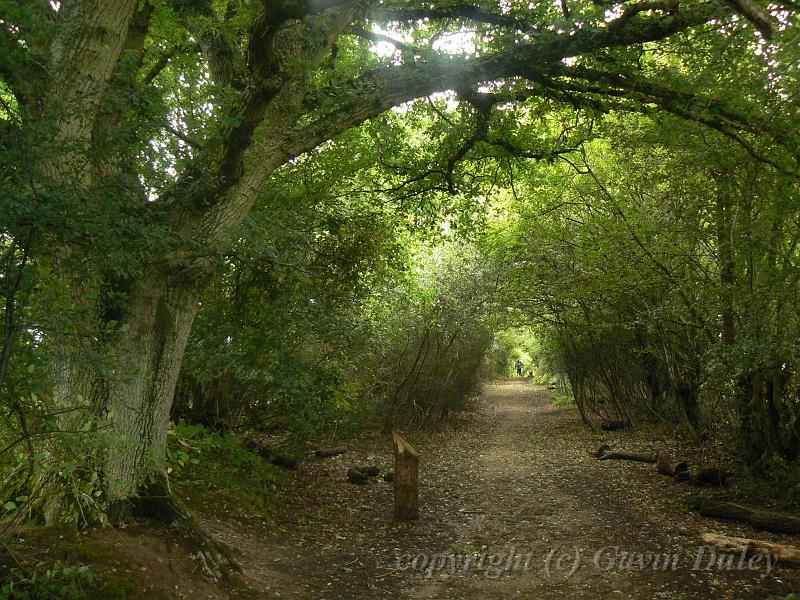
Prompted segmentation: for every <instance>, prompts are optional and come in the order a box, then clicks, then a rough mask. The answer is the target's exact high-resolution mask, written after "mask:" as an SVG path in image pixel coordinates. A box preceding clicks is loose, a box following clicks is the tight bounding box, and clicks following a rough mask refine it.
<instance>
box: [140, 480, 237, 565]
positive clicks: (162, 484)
mask: <svg viewBox="0 0 800 600" xmlns="http://www.w3.org/2000/svg"><path fill="white" fill-rule="evenodd" d="M130 512H131V514H133V515H136V516H140V517H146V518H150V519H154V520H156V521H158V522H160V523H164V524H167V525H170V526H172V527H174V528H175V529H176V530H177V531H178V533H179V535H180V537H181V539H182V541H183V542H184V543H185V544H186V545H187V546H188V548H189V551H190V552H191V554H192V558H193V559H194V560H196V561H197V565H198V566H199V567H200V569H201V570H202V572H203V574H204V575H206V576H207V577H210V578H212V579H215V580H226V581H232V580H233V579H235V576H234V573H236V572H241V570H242V568H241V566H240V565H239V563H238V562H237V561H236V559H235V558H234V556H233V552H232V550H231V548H230V547H228V546H227V545H226V544H225V543H223V542H221V541H219V540H216V539H214V538H212V537H211V536H210V535H209V534H208V533H206V532H205V531H204V530H203V528H202V527H201V526H200V524H199V523H198V522H197V520H196V519H195V518H194V516H193V515H192V514H191V512H190V511H189V510H188V509H187V508H186V507H185V506H184V505H183V503H182V502H181V501H180V500H179V499H178V498H177V497H176V496H175V495H174V494H173V493H172V491H171V490H170V488H169V482H168V481H167V479H166V477H159V478H158V479H157V480H156V481H154V482H152V483H149V484H147V485H146V486H144V487H143V488H142V489H141V490H140V492H139V495H138V497H137V498H135V499H134V500H133V505H132V506H131V510H130Z"/></svg>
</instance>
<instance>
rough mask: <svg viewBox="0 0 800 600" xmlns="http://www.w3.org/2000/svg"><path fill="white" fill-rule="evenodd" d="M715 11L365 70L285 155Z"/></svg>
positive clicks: (702, 9) (707, 7)
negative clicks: (409, 106) (418, 103)
mask: <svg viewBox="0 0 800 600" xmlns="http://www.w3.org/2000/svg"><path fill="white" fill-rule="evenodd" d="M719 16H720V7H719V5H718V4H715V3H708V4H703V5H699V6H695V7H691V8H687V9H684V10H682V11H679V12H677V13H675V14H674V15H668V16H663V17H649V18H643V17H633V18H631V19H630V20H629V21H628V22H627V24H626V25H625V26H623V27H622V28H621V29H618V30H614V31H612V30H610V29H608V28H601V29H591V30H582V31H579V32H576V33H575V34H574V35H569V34H562V35H556V34H552V35H546V36H545V35H543V36H541V37H540V38H538V39H537V40H536V41H535V42H532V43H530V44H524V45H523V44H520V45H518V46H515V47H513V48H511V49H509V50H506V51H503V52H497V53H494V54H489V55H484V56H480V57H478V58H472V59H468V60H467V59H464V58H461V57H437V58H435V59H430V60H429V61H427V62H421V61H420V62H415V63H411V64H407V65H403V66H400V67H384V68H381V69H377V70H374V71H370V72H368V73H365V74H364V75H362V76H361V77H359V78H358V79H356V80H354V81H352V82H351V83H350V84H349V85H348V86H340V89H344V90H345V91H343V92H339V93H338V95H337V97H334V98H330V99H329V104H334V105H336V104H338V106H337V107H335V108H333V109H330V110H329V111H328V112H326V113H324V114H323V115H320V116H319V117H318V118H317V119H316V120H314V121H313V122H312V123H311V124H309V125H307V126H305V127H303V128H301V129H298V130H296V131H294V132H293V133H292V134H291V139H292V142H291V143H290V144H289V146H288V147H287V151H288V153H289V156H296V155H297V154H301V153H302V152H305V151H308V150H311V149H312V148H314V147H315V146H317V145H318V144H320V143H322V142H324V141H325V140H327V139H330V138H331V137H333V136H334V135H336V134H338V133H340V132H342V131H344V130H346V129H348V128H350V127H352V126H354V125H358V124H360V123H363V122H364V121H366V120H368V119H370V118H372V117H374V116H376V115H378V114H380V113H381V112H383V111H385V110H388V109H389V108H391V107H392V106H396V105H398V104H402V103H404V102H408V101H410V100H414V99H415V98H419V97H423V96H428V95H430V94H433V93H436V92H444V91H447V90H454V89H463V88H464V86H467V85H471V84H477V83H480V82H485V81H493V80H498V79H503V78H508V77H515V76H522V77H536V78H540V77H541V76H542V74H544V73H547V72H549V71H551V70H553V69H554V68H556V65H558V64H559V63H560V61H561V60H562V59H564V58H567V57H570V56H578V55H581V54H585V53H588V52H591V51H593V50H597V49H599V48H609V47H615V46H624V45H629V44H635V43H641V42H645V41H654V40H659V39H663V38H665V37H668V36H669V35H672V34H674V33H675V32H677V31H680V30H682V29H686V28H688V27H691V26H694V25H701V24H703V23H705V22H707V21H708V20H710V19H712V18H715V17H719Z"/></svg>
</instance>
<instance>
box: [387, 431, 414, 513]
mask: <svg viewBox="0 0 800 600" xmlns="http://www.w3.org/2000/svg"><path fill="white" fill-rule="evenodd" d="M392 437H393V439H394V518H395V519H397V520H399V521H414V520H416V519H419V488H418V485H417V481H418V473H419V457H418V456H417V451H416V450H414V448H413V446H411V444H409V443H408V442H407V441H405V440H404V439H403V438H402V437H400V435H399V434H398V433H397V432H394V433H393V434H392Z"/></svg>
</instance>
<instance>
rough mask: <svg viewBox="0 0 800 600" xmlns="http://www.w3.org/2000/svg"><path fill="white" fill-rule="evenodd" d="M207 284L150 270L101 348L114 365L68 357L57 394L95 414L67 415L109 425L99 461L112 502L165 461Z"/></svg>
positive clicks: (80, 355) (83, 356) (67, 403)
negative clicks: (176, 400) (174, 405)
mask: <svg viewBox="0 0 800 600" xmlns="http://www.w3.org/2000/svg"><path fill="white" fill-rule="evenodd" d="M201 289H202V285H201V283H199V282H197V281H187V280H185V279H183V278H180V277H168V276H164V275H161V274H152V275H151V276H150V277H148V278H147V279H146V280H145V282H143V283H141V284H137V286H136V287H135V288H134V289H133V290H132V291H131V293H130V298H129V301H128V303H127V306H126V310H125V316H124V317H123V319H122V321H121V324H122V327H121V328H120V329H119V333H118V334H116V335H115V336H112V340H113V341H111V342H109V343H108V345H106V346H102V347H100V348H98V349H97V350H98V352H101V353H103V354H105V355H111V356H112V359H111V360H112V364H110V365H106V366H105V368H103V369H92V368H90V364H91V363H92V361H91V360H88V359H87V356H86V354H85V353H83V352H74V353H72V354H70V355H67V356H66V357H65V361H66V362H65V364H64V365H62V368H61V369H60V373H61V375H62V377H61V379H60V381H59V385H58V386H57V395H58V396H59V398H60V400H61V404H62V405H64V406H65V407H70V406H74V404H75V401H76V399H78V398H83V399H84V401H85V403H86V404H87V405H88V406H87V410H88V411H89V412H90V413H91V414H89V415H87V414H86V413H85V412H78V413H67V416H65V419H67V420H69V421H70V422H74V420H75V419H76V418H77V419H82V420H84V421H85V420H86V419H92V418H93V419H98V420H99V422H100V423H102V424H103V425H104V427H105V428H104V429H101V431H102V432H104V433H105V434H106V435H105V436H104V437H103V440H104V441H105V443H104V454H103V455H102V457H101V463H102V464H101V465H99V466H100V468H101V471H102V474H103V477H104V483H105V489H106V493H107V497H108V499H109V500H110V501H111V502H115V501H119V500H122V499H124V498H126V497H128V496H130V495H131V494H132V493H134V492H136V489H137V487H138V486H139V484H140V483H141V482H142V481H143V480H144V479H145V477H146V476H147V475H148V474H150V473H151V472H153V471H154V470H157V469H159V468H160V467H162V466H163V457H164V450H165V444H166V432H167V424H168V421H169V415H170V409H171V406H172V399H173V396H174V393H175V385H176V382H177V378H178V374H179V372H180V367H181V362H182V360H183V354H184V350H185V348H186V342H187V339H188V336H189V332H190V330H191V326H192V322H193V320H194V317H195V315H196V313H197V308H198V296H199V292H200V290H201ZM102 325H103V324H102V323H100V326H102ZM96 329H97V328H96Z"/></svg>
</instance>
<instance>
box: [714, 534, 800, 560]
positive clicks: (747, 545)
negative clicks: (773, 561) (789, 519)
mask: <svg viewBox="0 0 800 600" xmlns="http://www.w3.org/2000/svg"><path fill="white" fill-rule="evenodd" d="M703 541H704V542H705V543H706V544H710V545H712V546H714V547H716V548H719V549H721V550H726V551H728V552H744V553H745V554H746V555H753V554H771V555H772V556H774V557H775V558H777V559H778V560H779V561H782V562H787V563H792V564H800V548H798V547H797V546H789V545H787V544H773V543H772V542H762V541H761V540H751V539H749V538H740V537H731V536H728V535H719V534H716V533H704V534H703Z"/></svg>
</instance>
